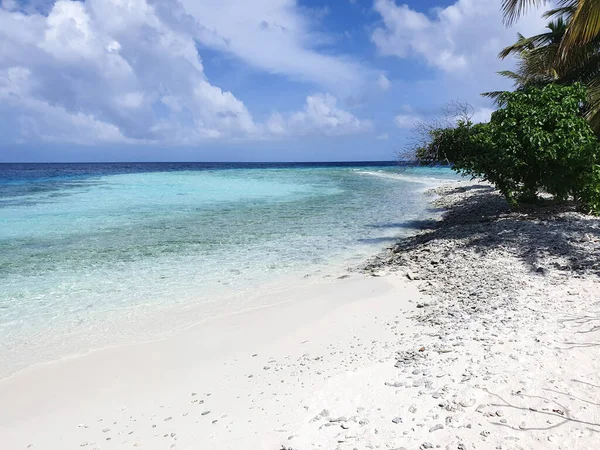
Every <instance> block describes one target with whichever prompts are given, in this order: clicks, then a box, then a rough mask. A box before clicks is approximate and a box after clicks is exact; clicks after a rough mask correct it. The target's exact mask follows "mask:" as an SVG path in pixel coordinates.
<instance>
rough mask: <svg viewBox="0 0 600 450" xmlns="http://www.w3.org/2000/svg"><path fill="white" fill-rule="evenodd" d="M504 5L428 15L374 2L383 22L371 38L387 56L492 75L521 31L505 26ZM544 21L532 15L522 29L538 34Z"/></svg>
mask: <svg viewBox="0 0 600 450" xmlns="http://www.w3.org/2000/svg"><path fill="white" fill-rule="evenodd" d="M500 7H501V5H500V2H499V1H498V0H457V1H456V2H455V3H454V4H452V5H450V6H448V7H446V8H437V9H435V10H433V11H432V13H431V14H430V15H427V14H425V13H424V12H418V11H415V10H413V9H411V8H410V7H409V6H408V5H398V4H396V2H395V1H394V0H375V3H374V8H375V10H376V11H377V12H378V13H379V14H380V15H381V18H382V20H383V24H382V26H380V27H378V28H376V29H375V30H374V32H373V34H372V36H371V38H372V40H373V42H374V43H375V45H376V46H377V48H378V50H379V51H380V52H381V54H383V55H390V56H397V57H400V58H408V57H419V58H423V59H424V60H425V61H426V62H427V63H428V64H430V65H431V66H434V67H436V68H438V69H440V70H442V71H444V72H450V73H465V72H468V71H473V70H477V69H485V70H486V71H487V72H488V73H490V74H492V73H493V72H494V71H495V70H497V68H499V67H501V64H502V63H501V62H500V61H498V58H497V54H498V52H499V51H500V49H501V48H502V47H503V46H505V45H508V44H509V43H512V42H514V41H515V40H516V29H511V28H506V27H505V26H504V25H503V23H502V13H501V10H500ZM545 22H546V21H545V20H544V19H542V18H541V17H540V12H539V11H533V12H531V13H529V14H527V15H525V16H524V17H523V18H522V19H521V20H520V21H519V25H518V29H519V31H520V32H522V33H523V34H525V35H529V34H533V33H536V32H539V31H541V30H542V29H543V28H544V26H545Z"/></svg>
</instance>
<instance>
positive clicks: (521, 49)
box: [483, 0, 600, 135]
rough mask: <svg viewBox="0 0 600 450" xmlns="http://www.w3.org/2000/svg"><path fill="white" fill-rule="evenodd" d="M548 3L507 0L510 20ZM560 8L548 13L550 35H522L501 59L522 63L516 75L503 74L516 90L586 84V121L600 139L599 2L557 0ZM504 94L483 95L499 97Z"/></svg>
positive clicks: (514, 73)
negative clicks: (516, 60) (511, 57)
mask: <svg viewBox="0 0 600 450" xmlns="http://www.w3.org/2000/svg"><path fill="white" fill-rule="evenodd" d="M543 3H548V2H546V1H544V0H540V1H536V0H504V2H503V8H504V11H505V18H506V20H507V21H508V22H514V20H516V18H517V17H518V16H519V15H521V14H522V13H523V12H524V11H525V10H526V9H527V8H528V7H531V6H540V5H541V4H543ZM557 4H558V6H559V7H558V8H555V9H552V10H550V11H547V12H546V14H545V16H546V17H553V18H554V20H553V21H552V22H550V23H549V24H548V27H547V31H546V32H544V33H542V34H539V35H536V36H531V37H525V36H523V35H521V34H519V35H518V40H517V42H516V43H515V44H513V45H510V46H508V47H506V48H505V49H503V50H502V51H501V52H500V54H499V57H500V58H502V59H504V58H506V57H507V56H509V55H513V56H516V57H517V59H518V63H517V68H516V70H515V71H503V72H500V74H501V75H503V76H505V77H508V78H510V79H512V80H513V81H514V83H515V87H516V88H518V89H520V88H524V87H527V86H539V85H544V84H549V83H559V84H566V85H568V84H572V83H575V82H581V83H584V84H585V85H586V86H587V88H588V98H587V106H588V107H587V109H586V111H585V114H586V117H587V118H588V120H589V121H590V124H591V125H592V128H593V129H594V130H595V132H596V134H598V135H600V1H598V0H558V2H557ZM500 94H501V92H487V93H485V94H483V95H484V96H487V97H491V98H493V99H498V98H499V96H500Z"/></svg>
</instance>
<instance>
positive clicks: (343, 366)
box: [0, 234, 600, 450]
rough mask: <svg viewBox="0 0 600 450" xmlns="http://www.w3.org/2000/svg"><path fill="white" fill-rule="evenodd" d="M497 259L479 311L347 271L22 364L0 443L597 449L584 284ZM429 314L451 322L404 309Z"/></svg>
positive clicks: (595, 298)
mask: <svg viewBox="0 0 600 450" xmlns="http://www.w3.org/2000/svg"><path fill="white" fill-rule="evenodd" d="M552 235H553V236H554V234H552ZM446 244H447V242H441V243H440V244H439V245H438V247H432V250H430V251H431V252H433V253H435V252H440V251H441V252H442V253H443V251H444V248H445V247H444V245H446ZM541 244H542V243H540V245H541ZM586 245H588V246H592V247H593V246H594V245H600V242H599V240H598V238H597V237H595V235H594V236H592V237H591V238H589V239H588V241H587V244H586ZM592 247H590V248H592ZM448 248H451V247H448ZM496 248H499V249H501V247H496ZM594 248H595V247H594ZM454 251H455V250H454ZM421 252H422V253H420V254H416V256H415V255H413V257H417V258H418V259H417V261H422V260H423V258H425V257H424V256H423V255H425V254H427V252H424V250H421ZM464 255H467V256H468V255H469V254H467V253H465V254H464ZM464 255H463V257H464ZM498 255H500V256H498ZM510 255H511V254H510V253H502V252H500V251H497V252H496V253H493V252H492V254H489V255H486V256H485V258H486V259H485V261H484V260H483V259H481V267H480V270H479V272H477V273H481V274H483V275H481V280H482V282H484V281H486V282H487V281H489V280H485V279H484V278H486V276H487V275H490V277H489V278H490V280H491V278H492V277H491V275H494V274H495V273H499V272H501V269H502V270H504V271H505V272H506V274H507V275H506V276H509V277H510V285H511V289H512V290H511V291H510V297H511V298H510V301H509V302H508V303H506V305H507V307H506V308H504V309H495V306H494V305H495V303H494V302H496V301H498V298H497V297H494V295H496V294H493V293H492V294H489V297H487V296H486V295H487V294H486V295H483V294H482V293H481V292H480V293H478V294H477V295H479V296H481V300H479V299H476V301H475V303H474V304H477V302H478V301H481V302H487V306H486V308H484V309H482V311H481V312H479V313H477V314H475V313H474V314H470V311H469V310H462V311H461V309H460V308H463V309H464V308H467V307H468V303H464V304H463V306H460V304H459V302H455V301H454V300H453V298H452V296H448V295H445V296H444V297H439V298H438V296H436V295H435V289H432V288H431V286H432V285H431V284H430V283H429V282H428V281H409V280H407V278H406V276H405V274H404V272H398V273H381V275H382V276H380V277H367V276H365V275H362V274H353V275H352V276H350V277H349V278H345V279H336V280H331V279H323V280H321V281H317V282H315V283H313V284H311V285H308V286H304V287H290V288H288V289H287V290H283V291H280V292H276V293H271V294H265V295H264V298H261V299H260V301H261V302H262V303H264V304H273V305H274V306H269V307H264V308H260V309H255V310H252V311H246V312H243V313H239V314H235V315H229V316H225V317H220V318H216V319H213V320H210V321H208V322H206V323H204V324H202V325H198V326H196V327H194V328H191V329H188V330H186V331H183V332H180V333H179V334H177V335H176V336H175V337H172V338H169V339H166V340H163V341H158V342H151V343H146V344H142V345H134V346H126V347H118V348H111V349H105V350H101V351H96V352H94V353H91V354H88V355H85V356H80V357H76V358H71V359H65V360H62V361H58V362H54V363H50V364H45V365H40V366H36V367H31V368H29V369H26V370H24V371H21V372H19V373H17V374H15V375H13V376H11V377H10V378H6V379H3V380H0V401H1V404H2V407H1V408H0V448H1V449H2V450H4V449H7V450H12V449H23V448H27V447H30V448H34V449H60V450H63V449H76V448H84V449H88V448H89V449H124V448H132V447H138V448H146V449H169V448H176V449H201V450H204V449H215V450H220V449H236V450H244V449H250V450H258V449H269V450H280V449H282V448H285V449H294V450H312V449H326V450H332V449H344V450H346V449H348V450H353V449H358V450H364V449H374V448H380V449H401V448H406V449H425V448H443V449H457V450H461V449H464V450H466V449H565V450H566V449H568V450H573V449H599V448H600V283H599V282H598V280H599V277H597V276H592V275H589V276H574V275H572V274H570V272H561V271H559V270H557V271H551V272H550V273H549V274H548V275H547V276H540V275H539V274H538V273H536V272H535V271H533V272H532V271H531V268H530V267H528V266H527V264H526V263H525V262H523V261H522V260H520V259H516V257H513V256H510ZM453 256H455V255H453V254H449V255H448V257H447V258H448V261H450V260H451V259H452V258H453ZM470 258H473V259H472V260H473V261H478V259H477V258H483V256H481V255H479V254H478V253H471V254H470ZM592 263H593V262H592ZM443 264H450V262H446V261H445V262H443ZM467 264H468V263H467ZM425 265H427V266H428V265H429V263H428V262H427V261H426V262H425ZM436 267H440V266H436ZM437 270H439V269H436V271H437ZM434 273H435V271H434ZM453 273H456V272H453ZM451 276H453V277H455V276H456V275H451ZM477 276H479V275H477ZM502 276H504V275H502ZM467 278H468V277H467V276H465V281H464V282H465V283H467V284H468V283H470V284H468V286H470V287H469V289H471V288H472V287H473V283H475V285H477V283H478V279H477V278H476V277H475V280H473V276H471V279H470V280H468V279H467ZM490 282H491V281H490ZM507 286H508V285H507ZM514 286H521V288H520V289H518V290H516V291H515V290H514ZM419 288H423V289H425V288H426V289H427V290H429V291H432V293H433V294H434V295H433V297H428V296H425V294H421V293H420V291H419ZM452 292H454V291H452ZM507 292H509V291H507ZM486 298H487V300H486ZM417 304H419V306H423V308H420V309H418V308H417ZM498 304H500V303H498ZM465 305H466V306H465ZM428 310H431V311H451V310H452V311H456V312H457V314H459V315H460V319H459V320H458V321H456V322H451V321H447V320H446V322H440V323H447V324H449V325H448V327H451V328H444V326H442V327H440V326H439V325H435V320H434V321H431V320H429V321H423V320H421V321H416V320H413V319H411V318H410V317H411V316H412V315H414V314H415V313H416V312H417V311H425V313H426V312H427V311H428ZM324 410H325V411H324Z"/></svg>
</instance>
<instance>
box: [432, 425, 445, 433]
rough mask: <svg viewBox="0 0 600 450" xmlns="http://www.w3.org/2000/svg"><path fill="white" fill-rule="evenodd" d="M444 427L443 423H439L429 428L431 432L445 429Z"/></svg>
mask: <svg viewBox="0 0 600 450" xmlns="http://www.w3.org/2000/svg"><path fill="white" fill-rule="evenodd" d="M443 429H444V425H442V424H441V423H438V424H437V425H434V426H432V427H431V428H430V429H429V432H430V433H433V432H434V431H437V430H443Z"/></svg>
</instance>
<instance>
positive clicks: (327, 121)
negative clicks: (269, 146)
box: [267, 93, 372, 136]
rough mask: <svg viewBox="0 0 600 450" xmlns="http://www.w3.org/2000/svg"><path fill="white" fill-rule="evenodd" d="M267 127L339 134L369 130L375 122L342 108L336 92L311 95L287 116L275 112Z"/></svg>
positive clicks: (273, 130)
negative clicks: (301, 106)
mask: <svg viewBox="0 0 600 450" xmlns="http://www.w3.org/2000/svg"><path fill="white" fill-rule="evenodd" d="M267 127H268V130H269V132H270V133H271V134H273V135H284V134H290V133H291V134H297V135H306V134H315V133H318V134H323V135H326V136H339V135H344V134H354V133H361V132H365V131H369V130H371V128H372V124H371V122H370V121H368V120H360V119H358V118H357V117H356V116H354V115H353V114H352V113H350V112H348V111H345V110H343V109H341V108H340V107H339V106H338V104H337V99H336V98H335V97H334V96H333V95H331V94H322V93H319V94H314V95H309V96H308V97H307V98H306V104H305V105H304V109H303V110H301V111H297V112H294V113H292V114H289V115H288V116H287V117H284V116H283V115H281V114H274V115H272V116H271V118H270V119H269V121H268V124H267Z"/></svg>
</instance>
